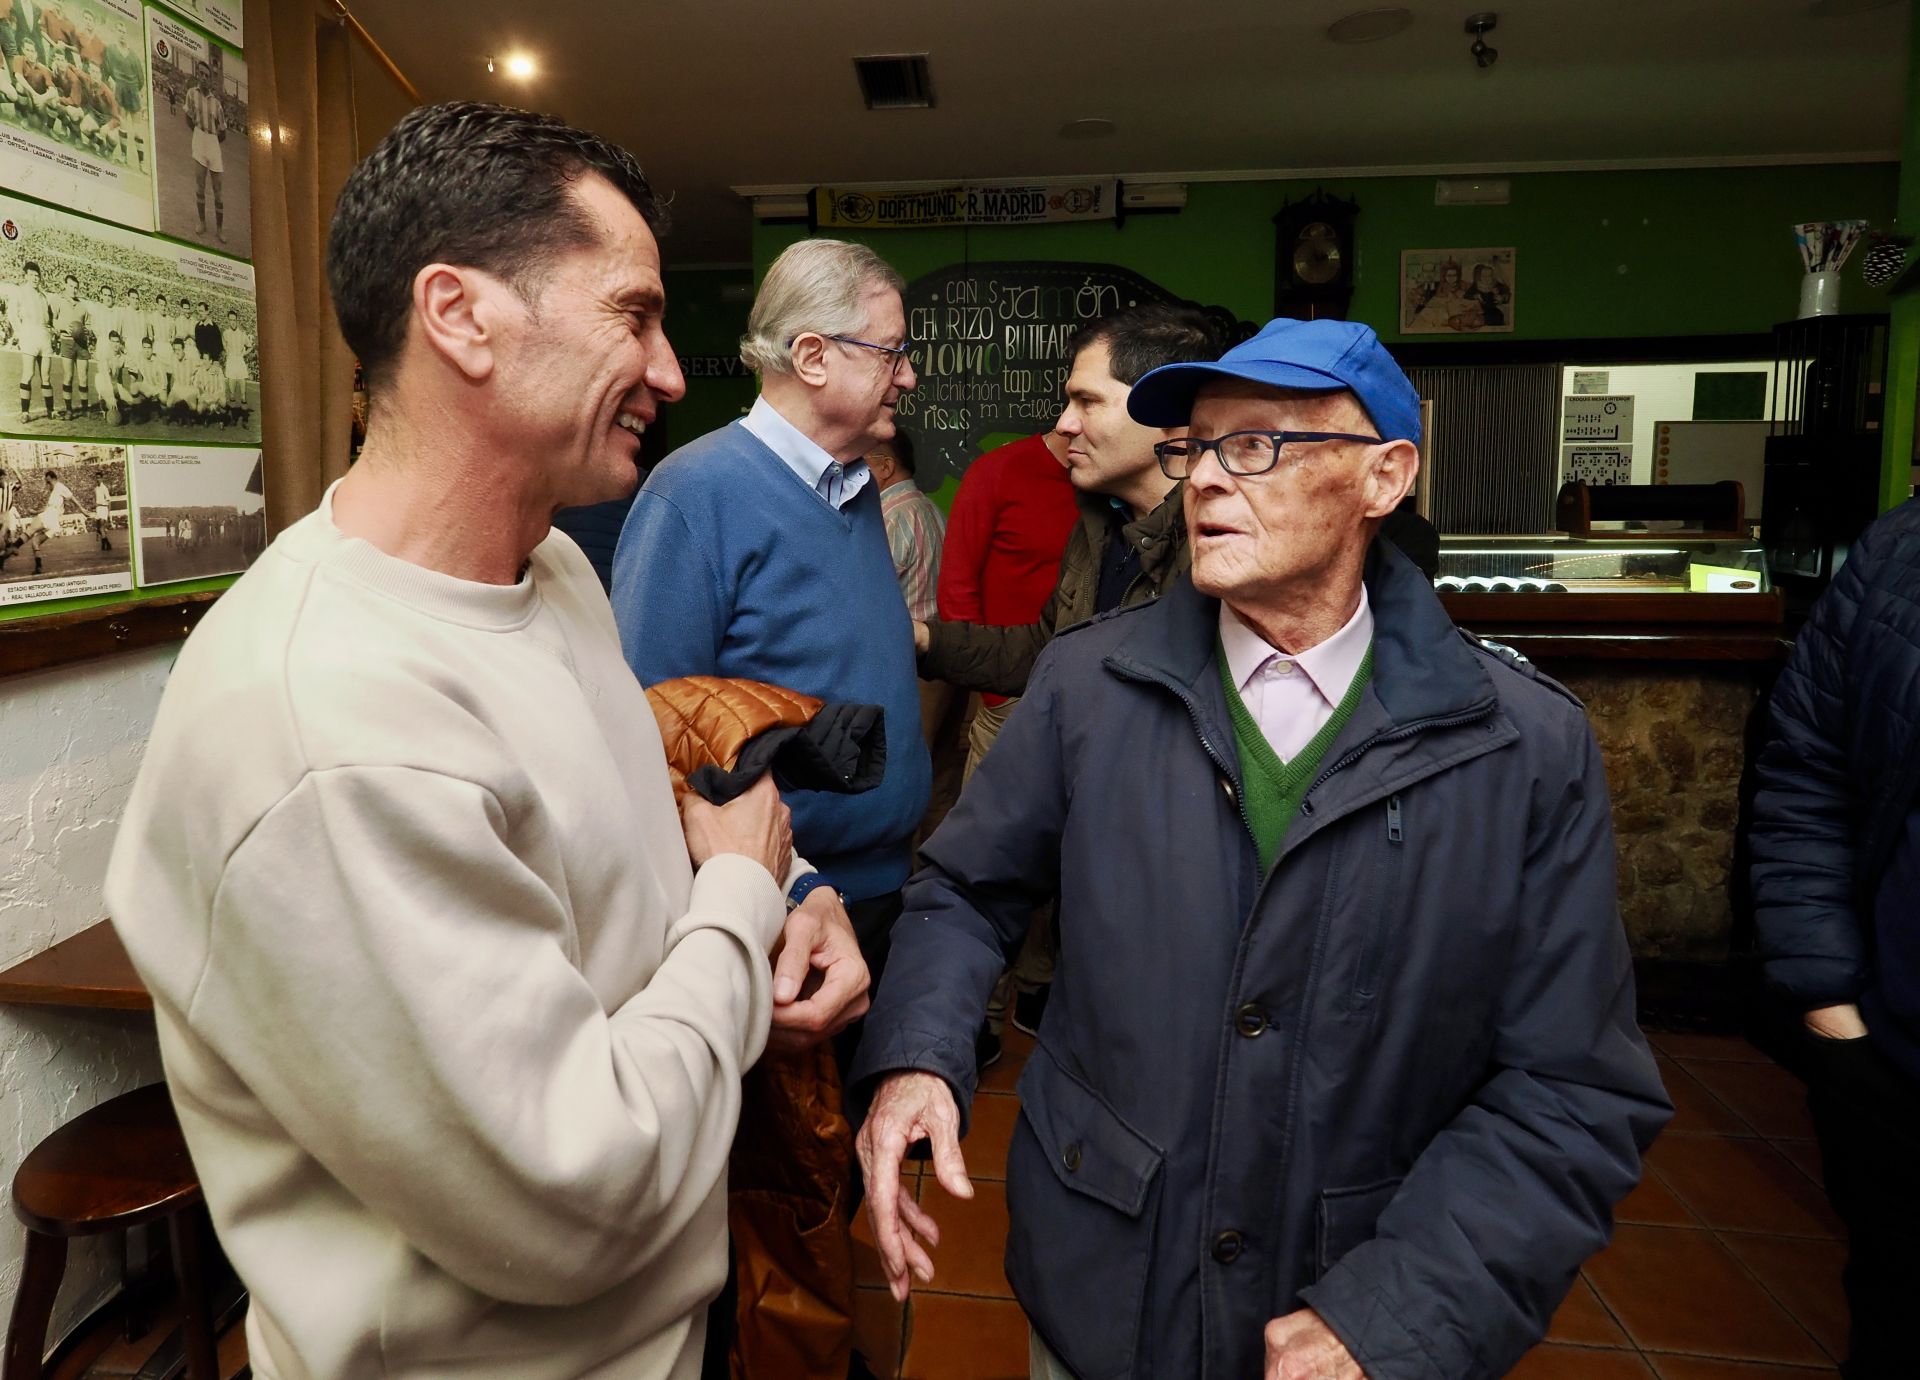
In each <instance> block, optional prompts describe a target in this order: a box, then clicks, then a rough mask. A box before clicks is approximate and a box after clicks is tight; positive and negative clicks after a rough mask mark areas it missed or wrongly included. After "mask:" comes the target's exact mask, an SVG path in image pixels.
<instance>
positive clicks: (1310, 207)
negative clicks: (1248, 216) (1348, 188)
mask: <svg viewBox="0 0 1920 1380" xmlns="http://www.w3.org/2000/svg"><path fill="white" fill-rule="evenodd" d="M1359 214H1360V203H1359V202H1357V201H1354V200H1352V199H1350V198H1347V197H1337V196H1328V195H1327V194H1326V193H1325V192H1318V191H1317V192H1315V193H1314V194H1313V195H1312V196H1310V197H1308V198H1306V199H1305V200H1304V201H1290V202H1287V203H1286V204H1284V205H1283V206H1281V208H1280V211H1279V213H1278V214H1277V215H1275V216H1274V218H1273V225H1274V263H1273V312H1274V315H1275V316H1291V317H1296V318H1298V319H1299V320H1302V321H1313V320H1318V319H1319V318H1321V317H1330V318H1332V319H1334V320H1339V321H1344V320H1345V319H1346V316H1347V307H1348V305H1349V304H1350V303H1351V302H1352V301H1353V270H1354V244H1353V218H1354V217H1355V216H1357V215H1359Z"/></svg>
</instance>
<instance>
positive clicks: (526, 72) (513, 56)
mask: <svg viewBox="0 0 1920 1380" xmlns="http://www.w3.org/2000/svg"><path fill="white" fill-rule="evenodd" d="M534 71H535V68H534V65H533V59H532V58H531V57H529V56H528V55H527V54H525V53H509V54H507V75H508V76H510V77H512V78H513V79H514V80H515V81H526V80H527V79H529V78H530V77H532V76H533V74H534Z"/></svg>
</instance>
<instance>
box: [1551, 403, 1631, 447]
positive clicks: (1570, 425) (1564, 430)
mask: <svg viewBox="0 0 1920 1380" xmlns="http://www.w3.org/2000/svg"><path fill="white" fill-rule="evenodd" d="M1560 415H1561V423H1560V440H1561V443H1562V444H1563V445H1577V444H1580V443H1582V442H1597V441H1613V442H1616V443H1618V444H1620V445H1623V446H1624V445H1631V444H1632V443H1633V397H1632V395H1631V394H1610V395H1607V396H1602V397H1572V398H1568V399H1567V400H1566V404H1565V406H1564V408H1563V409H1562V411H1561V414H1560Z"/></svg>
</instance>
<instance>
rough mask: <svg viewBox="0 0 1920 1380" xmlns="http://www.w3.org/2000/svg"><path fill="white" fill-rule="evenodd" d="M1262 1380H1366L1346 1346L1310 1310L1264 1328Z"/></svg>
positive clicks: (1290, 1315)
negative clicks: (1265, 1365) (1265, 1337)
mask: <svg viewBox="0 0 1920 1380" xmlns="http://www.w3.org/2000/svg"><path fill="white" fill-rule="evenodd" d="M1265 1380H1367V1376H1366V1372H1365V1371H1363V1370H1361V1369H1360V1363H1359V1362H1358V1361H1356V1360H1354V1359H1353V1354H1352V1353H1351V1352H1349V1351H1348V1350H1347V1346H1346V1343H1345V1342H1343V1341H1341V1340H1340V1338H1339V1337H1337V1336H1336V1335H1334V1331H1333V1329H1332V1328H1330V1327H1328V1326H1327V1325H1326V1323H1325V1322H1323V1321H1321V1318H1320V1315H1319V1314H1318V1313H1316V1312H1314V1311H1313V1310H1312V1309H1311V1308H1302V1309H1300V1310H1299V1311H1298V1312H1296V1313H1288V1314H1287V1315H1286V1316H1284V1317H1279V1318H1275V1319H1274V1320H1273V1321H1272V1322H1270V1323H1268V1324H1267V1369H1266V1372H1265Z"/></svg>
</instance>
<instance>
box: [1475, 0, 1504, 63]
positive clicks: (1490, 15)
mask: <svg viewBox="0 0 1920 1380" xmlns="http://www.w3.org/2000/svg"><path fill="white" fill-rule="evenodd" d="M1499 22H1500V16H1499V15H1497V14H1495V13H1494V12H1493V11H1492V10H1486V11H1483V12H1482V13H1480V14H1470V15H1468V16H1467V32H1468V33H1470V34H1472V35H1473V46H1472V47H1471V48H1469V49H1467V51H1468V52H1470V53H1472V54H1473V60H1474V61H1475V62H1477V63H1479V64H1480V66H1481V67H1483V68H1484V67H1491V66H1493V64H1494V63H1496V62H1498V61H1499V60H1500V50H1499V49H1498V48H1495V47H1493V46H1492V45H1491V44H1489V43H1488V42H1487V35H1488V34H1490V33H1492V32H1493V29H1494V26H1495V25H1496V24H1498V23H1499Z"/></svg>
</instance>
